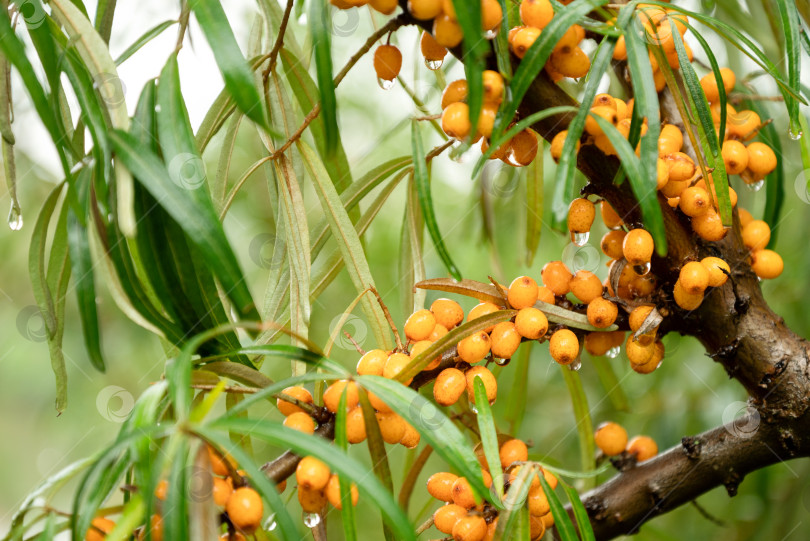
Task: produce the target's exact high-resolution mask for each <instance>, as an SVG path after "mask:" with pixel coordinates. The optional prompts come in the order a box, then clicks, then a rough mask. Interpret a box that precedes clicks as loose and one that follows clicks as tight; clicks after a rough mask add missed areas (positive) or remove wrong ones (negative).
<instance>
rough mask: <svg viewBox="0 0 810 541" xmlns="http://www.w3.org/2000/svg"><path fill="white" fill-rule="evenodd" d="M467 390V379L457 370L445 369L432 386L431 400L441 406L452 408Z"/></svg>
mask: <svg viewBox="0 0 810 541" xmlns="http://www.w3.org/2000/svg"><path fill="white" fill-rule="evenodd" d="M466 388H467V378H466V377H465V376H464V372H462V371H461V370H459V369H458V368H445V369H444V370H442V371H441V372H440V373H439V376H438V377H437V378H436V382H435V383H434V384H433V398H434V399H435V400H436V403H437V404H439V405H441V406H452V405H453V404H455V403H456V402H458V399H459V397H461V394H462V393H463V392H464V390H465V389H466Z"/></svg>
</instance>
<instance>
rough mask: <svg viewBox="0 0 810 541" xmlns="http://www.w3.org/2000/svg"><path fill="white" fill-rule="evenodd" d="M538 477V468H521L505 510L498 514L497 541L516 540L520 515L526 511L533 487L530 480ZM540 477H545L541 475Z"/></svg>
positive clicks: (507, 496) (508, 496) (508, 494)
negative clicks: (527, 500)
mask: <svg viewBox="0 0 810 541" xmlns="http://www.w3.org/2000/svg"><path fill="white" fill-rule="evenodd" d="M535 475H537V466H535V465H534V464H527V465H526V466H524V467H522V468H520V470H519V472H518V475H517V478H515V479H513V480H512V481H511V482H510V484H509V490H508V491H507V492H506V497H505V498H504V505H503V507H504V509H503V510H501V511H500V512H499V514H498V526H497V527H496V529H495V539H496V540H511V539H514V538H515V533H514V530H515V529H516V527H518V525H519V522H520V521H521V517H520V515H521V514H523V513H524V512H525V511H527V509H526V498H527V496H528V495H529V489H530V488H531V486H532V482H531V481H530V479H532V477H534V476H535ZM539 477H541V478H542V477H543V476H542V475H540V476H539Z"/></svg>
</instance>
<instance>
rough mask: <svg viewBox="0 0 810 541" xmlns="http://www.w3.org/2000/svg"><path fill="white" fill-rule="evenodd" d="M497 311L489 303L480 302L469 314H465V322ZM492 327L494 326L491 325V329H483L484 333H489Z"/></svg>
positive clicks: (495, 307) (496, 308)
mask: <svg viewBox="0 0 810 541" xmlns="http://www.w3.org/2000/svg"><path fill="white" fill-rule="evenodd" d="M498 310H500V308H498V307H497V306H495V305H494V304H492V303H491V302H482V303H480V304H477V305H475V306H474V307H473V309H472V310H470V312H469V313H468V314H467V321H472V320H474V319H476V318H479V317H481V316H485V315H487V314H491V313H492V312H497V311H498ZM494 327H495V326H494V325H493V326H492V327H489V328H487V329H484V331H486V332H490V331H492V329H493V328H494Z"/></svg>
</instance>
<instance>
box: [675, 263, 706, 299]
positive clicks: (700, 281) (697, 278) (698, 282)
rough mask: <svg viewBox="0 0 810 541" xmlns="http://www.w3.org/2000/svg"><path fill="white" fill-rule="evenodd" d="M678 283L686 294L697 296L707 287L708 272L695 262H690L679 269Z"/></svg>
mask: <svg viewBox="0 0 810 541" xmlns="http://www.w3.org/2000/svg"><path fill="white" fill-rule="evenodd" d="M678 281H679V282H680V283H681V286H682V287H683V288H684V290H686V292H687V293H692V294H697V293H701V294H702V293H703V292H704V291H706V288H707V287H709V271H708V270H706V267H704V266H703V265H701V264H700V263H699V262H697V261H690V262H689V263H687V264H685V265H684V266H683V267H681V272H680V274H679V275H678Z"/></svg>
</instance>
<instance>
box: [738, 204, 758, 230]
mask: <svg viewBox="0 0 810 541" xmlns="http://www.w3.org/2000/svg"><path fill="white" fill-rule="evenodd" d="M737 214H738V215H739V217H740V227H745V226H746V225H748V224H749V223H751V221H753V219H754V217H753V216H751V213H750V212H748V211H747V210H745V209H744V208H738V209H737Z"/></svg>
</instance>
